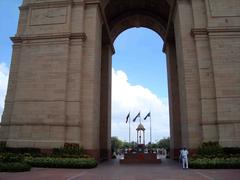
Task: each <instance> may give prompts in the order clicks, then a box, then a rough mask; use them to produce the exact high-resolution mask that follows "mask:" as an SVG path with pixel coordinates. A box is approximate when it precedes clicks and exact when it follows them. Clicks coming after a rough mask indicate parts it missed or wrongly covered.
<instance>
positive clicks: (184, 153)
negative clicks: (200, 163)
mask: <svg viewBox="0 0 240 180" xmlns="http://www.w3.org/2000/svg"><path fill="white" fill-rule="evenodd" d="M180 158H181V160H182V167H183V169H185V168H187V169H188V150H187V149H186V148H185V147H184V148H183V149H182V150H181V151H180Z"/></svg>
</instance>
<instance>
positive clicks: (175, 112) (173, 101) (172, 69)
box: [166, 40, 182, 158]
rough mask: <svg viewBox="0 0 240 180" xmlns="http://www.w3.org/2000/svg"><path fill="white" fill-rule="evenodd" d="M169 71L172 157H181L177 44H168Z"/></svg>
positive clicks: (169, 42) (171, 42)
mask: <svg viewBox="0 0 240 180" xmlns="http://www.w3.org/2000/svg"><path fill="white" fill-rule="evenodd" d="M166 55H167V69H168V92H169V93H168V94H169V115H170V116H169V118H170V147H171V149H170V156H171V158H178V157H179V150H180V148H181V145H182V138H181V114H180V104H179V87H178V67H177V57H176V47H175V42H174V41H173V40H172V41H168V42H167V44H166Z"/></svg>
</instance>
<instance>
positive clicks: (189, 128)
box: [174, 0, 202, 150]
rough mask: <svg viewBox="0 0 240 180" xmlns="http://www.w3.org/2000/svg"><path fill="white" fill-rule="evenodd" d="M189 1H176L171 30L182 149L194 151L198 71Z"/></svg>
mask: <svg viewBox="0 0 240 180" xmlns="http://www.w3.org/2000/svg"><path fill="white" fill-rule="evenodd" d="M192 27H193V14H192V8H191V2H190V1H188V0H181V1H177V8H176V14H175V16H174V30H175V40H176V52H177V63H178V64H177V67H178V78H179V93H180V94H179V95H180V107H181V108H180V110H181V129H182V131H181V132H182V136H181V137H182V146H186V147H188V148H189V149H192V150H194V149H196V148H197V147H198V145H199V144H200V143H201V142H202V128H201V125H200V123H201V103H200V90H199V88H200V85H199V72H198V63H197V56H196V49H195V44H194V39H193V37H192V36H191V33H190V32H191V28H192Z"/></svg>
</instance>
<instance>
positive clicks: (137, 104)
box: [0, 0, 170, 142]
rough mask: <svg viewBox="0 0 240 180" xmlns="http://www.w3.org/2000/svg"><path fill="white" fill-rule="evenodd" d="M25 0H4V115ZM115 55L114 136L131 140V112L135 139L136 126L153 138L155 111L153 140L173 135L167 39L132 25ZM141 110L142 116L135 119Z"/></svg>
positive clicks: (0, 15) (0, 57)
mask: <svg viewBox="0 0 240 180" xmlns="http://www.w3.org/2000/svg"><path fill="white" fill-rule="evenodd" d="M21 3H22V0H0V115H1V114H2V111H3V108H4V100H5V94H6V90H7V81H8V75H9V67H10V62H11V55H12V42H11V40H10V39H9V37H12V36H14V35H15V34H16V30H17V23H18V16H19V10H18V7H19V6H20V5H21ZM114 47H115V51H116V52H115V54H114V55H113V57H112V64H113V65H112V136H118V137H119V138H120V139H121V140H125V141H128V135H129V134H128V133H129V130H128V127H129V126H128V125H129V124H126V116H127V114H128V113H129V112H130V120H131V123H130V127H131V141H136V127H137V125H138V124H139V122H140V119H141V122H142V124H143V125H144V126H145V128H146V142H149V140H150V118H148V119H147V120H143V118H144V117H145V116H146V114H147V113H148V112H151V123H152V141H153V142H155V141H157V140H159V139H161V138H163V137H168V136H169V131H170V130H169V110H168V109H169V108H168V89H167V68H166V57H165V54H164V53H162V47H163V41H162V39H161V38H160V36H159V35H158V34H157V33H155V32H154V31H152V30H150V29H146V28H131V29H128V30H126V31H124V32H122V33H121V34H120V35H119V36H118V37H117V38H116V40H115V42H114ZM138 112H141V118H138V119H137V120H136V121H135V122H132V119H133V118H134V117H135V116H136V115H137V114H138Z"/></svg>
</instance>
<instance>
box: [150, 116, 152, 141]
mask: <svg viewBox="0 0 240 180" xmlns="http://www.w3.org/2000/svg"><path fill="white" fill-rule="evenodd" d="M150 144H152V116H151V112H150Z"/></svg>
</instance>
